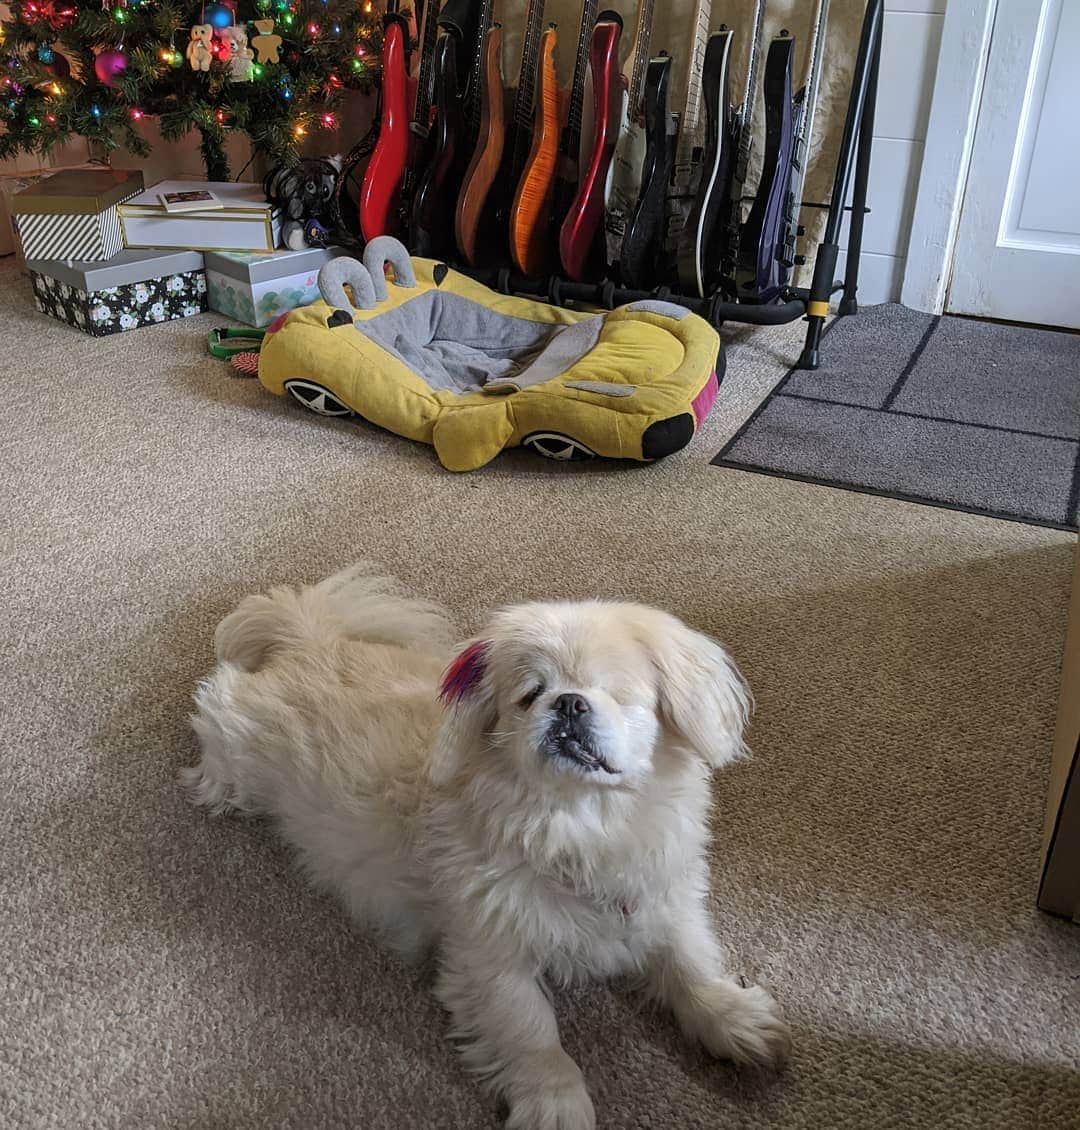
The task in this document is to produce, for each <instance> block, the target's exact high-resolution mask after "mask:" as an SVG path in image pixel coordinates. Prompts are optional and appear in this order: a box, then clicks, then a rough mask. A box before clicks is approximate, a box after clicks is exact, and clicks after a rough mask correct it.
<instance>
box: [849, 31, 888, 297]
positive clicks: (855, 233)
mask: <svg viewBox="0 0 1080 1130" xmlns="http://www.w3.org/2000/svg"><path fill="white" fill-rule="evenodd" d="M873 51H874V56H873V59H872V60H871V63H870V81H869V84H868V85H867V88H866V105H865V107H864V108H863V116H862V125H861V128H860V129H859V156H858V158H857V160H856V162H855V188H854V190H853V198H852V201H851V228H850V230H849V231H848V247H847V269H846V270H845V271H844V294H843V297H842V298H841V299H840V306H839V308H838V313H839V314H840V315H841V316H843V315H847V314H857V313H858V312H859V303H858V301H857V299H856V295H855V292H856V291H857V290H858V286H859V260H860V258H861V256H862V237H863V222H864V220H865V219H866V211H867V208H866V186H867V183H868V182H869V180H870V150H871V147H872V146H873V143H874V107H875V106H876V105H877V86H878V70H879V68H880V66H881V35H880V33H879V34H878V36H877V41H876V42H875V44H874V48H873Z"/></svg>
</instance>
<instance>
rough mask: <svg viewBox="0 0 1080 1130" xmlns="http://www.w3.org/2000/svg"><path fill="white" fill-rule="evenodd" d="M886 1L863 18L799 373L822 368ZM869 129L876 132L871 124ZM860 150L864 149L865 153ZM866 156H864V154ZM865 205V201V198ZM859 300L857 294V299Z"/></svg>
mask: <svg viewBox="0 0 1080 1130" xmlns="http://www.w3.org/2000/svg"><path fill="white" fill-rule="evenodd" d="M883 8H884V0H867V4H866V14H865V16H864V17H863V24H862V32H861V34H860V37H859V54H858V56H857V58H856V60H855V71H854V75H853V78H852V82H851V97H850V98H849V99H848V108H847V116H846V117H845V118H844V134H843V137H842V138H841V140H840V156H839V157H838V159H837V162H836V173H835V176H834V178H833V188H832V195H831V196H830V197H829V218H828V220H827V221H826V224H825V235H824V236H823V237H822V240H821V246H820V247H818V251H817V258H816V260H815V262H814V278H813V281H812V282H811V284H810V294H809V296H808V298H807V302H806V313H807V319H806V320H807V322H809V325H808V327H807V330H806V344H805V345H804V346H803V351H802V354H801V355H800V357H799V360H798V361H797V362H796V364H795V368H797V369H810V370H814V369H816V368H817V367H818V365H819V363H820V354H819V347H820V344H821V332H822V328H823V327H824V325H825V319H826V317H827V316H828V313H829V297H830V296H831V294H832V290H833V278H834V276H835V272H836V261H837V259H838V258H839V255H840V243H839V240H840V226H841V224H842V223H843V220H844V203H845V201H846V200H847V194H848V185H849V183H850V181H851V171H852V165H853V164H854V159H855V148H856V144H857V143H858V141H859V135H860V134H861V133H862V127H863V125H864V117H865V115H866V109H867V103H868V98H867V95H868V93H869V91H870V85H871V77H872V72H873V71H874V60H875V58H876V57H877V53H878V50H879V47H880V43H881V24H882V19H883ZM870 128H871V129H872V128H873V122H872V121H871V125H870ZM860 148H861V147H860ZM865 148H866V170H867V173H869V165H870V152H869V150H870V147H869V144H868V145H867V146H866V147H865ZM860 156H861V154H860ZM864 203H865V197H864ZM862 215H863V213H862V209H861V208H860V209H859V210H858V211H856V212H853V214H852V218H851V222H852V226H853V227H854V225H855V223H856V222H861V219H862ZM853 259H854V261H855V263H856V267H855V272H856V274H855V280H856V281H857V279H858V266H857V264H858V255H857V254H856V255H850V254H849V256H848V263H849V271H850V269H851V268H850V264H851V261H852V260H853ZM852 298H854V294H852Z"/></svg>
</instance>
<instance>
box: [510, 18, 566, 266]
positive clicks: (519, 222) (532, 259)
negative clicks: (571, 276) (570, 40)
mask: <svg viewBox="0 0 1080 1130" xmlns="http://www.w3.org/2000/svg"><path fill="white" fill-rule="evenodd" d="M558 38H559V36H558V32H557V31H556V30H555V25H554V24H552V25H551V26H550V27H549V28H548V29H547V30H546V31H545V32H544V34H543V37H542V38H541V40H540V63H539V68H538V73H537V90H536V117H535V125H534V128H533V140H532V148H531V149H530V150H529V158H528V160H527V161H526V163H525V171H524V173H523V174H522V176H521V182H520V183H519V184H518V187H517V192H516V193H515V194H514V207H513V209H512V210H511V212H510V252H511V254H512V255H513V257H514V264H515V266H516V267H517V268H518V270H519V271H521V272H522V273H523V274H526V275H533V276H540V275H544V274H546V273H547V271H548V267H549V264H550V262H551V257H552V255H551V253H552V250H553V248H552V240H551V232H550V228H551V209H552V206H553V204H554V199H555V172H556V168H557V164H558V156H559V121H560V95H559V85H558V79H557V78H556V75H555V45H556V43H557V42H558Z"/></svg>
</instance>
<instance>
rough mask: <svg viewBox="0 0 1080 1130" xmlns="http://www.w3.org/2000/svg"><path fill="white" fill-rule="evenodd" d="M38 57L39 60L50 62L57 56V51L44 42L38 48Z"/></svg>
mask: <svg viewBox="0 0 1080 1130" xmlns="http://www.w3.org/2000/svg"><path fill="white" fill-rule="evenodd" d="M37 57H38V61H39V62H41V63H46V64H48V63H51V62H52V61H53V60H54V59H55V58H56V52H55V51H54V50H53V49H52V48H51V47H50V46H49V45H48V44H47V43H43V44H42V45H41V46H40V47H39V48H38V49H37Z"/></svg>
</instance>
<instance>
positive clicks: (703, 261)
mask: <svg viewBox="0 0 1080 1130" xmlns="http://www.w3.org/2000/svg"><path fill="white" fill-rule="evenodd" d="M731 40H732V32H730V31H718V32H715V33H714V34H713V35H710V36H709V45H708V46H707V47H706V48H705V66H704V69H703V72H702V80H701V81H702V89H703V94H704V98H705V156H704V158H703V161H702V167H701V181H700V184H699V186H698V192H697V195H696V196H695V198H694V203H693V205H692V206H691V208H690V214H689V216H688V217H687V219H686V224H685V226H684V227H683V230H682V232H681V233H680V235H679V246H678V257H677V269H678V276H679V288H680V290H682V292H683V293H684V294H688V295H693V296H695V297H697V298H705V297H707V295H708V293H709V291H710V289H711V282H712V279H711V276H712V274H713V273H714V272H715V269H716V268H718V267H719V264H718V263H712V262H710V256H709V250H710V244H711V243H712V235H713V232H714V230H715V229H716V226H717V220H718V219H719V218H720V215H721V212H722V211H723V209H724V207H725V205H726V202H727V201H728V200H729V199H730V191H731V188H730V185H729V183H728V181H729V178H730V173H731V168H732V162H731V156H732V155H731V144H730V141H731V134H730V131H729V124H728V117H729V115H730V113H731V107H730V94H729V65H730V62H731Z"/></svg>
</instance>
